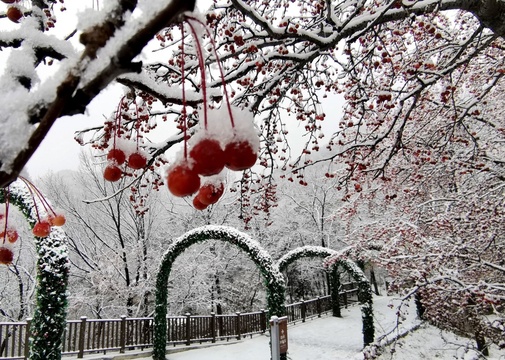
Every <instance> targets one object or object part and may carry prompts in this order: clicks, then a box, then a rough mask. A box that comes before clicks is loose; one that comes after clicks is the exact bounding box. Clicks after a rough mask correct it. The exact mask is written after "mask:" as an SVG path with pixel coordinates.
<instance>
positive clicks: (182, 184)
mask: <svg viewBox="0 0 505 360" xmlns="http://www.w3.org/2000/svg"><path fill="white" fill-rule="evenodd" d="M167 185H168V190H170V192H171V193H172V195H174V196H178V197H184V196H189V195H193V194H194V193H196V192H197V191H198V189H199V188H200V176H198V174H197V173H196V171H195V170H193V169H191V168H190V167H189V166H188V165H187V164H180V165H177V166H174V167H173V168H172V169H170V170H169V172H168V178H167Z"/></svg>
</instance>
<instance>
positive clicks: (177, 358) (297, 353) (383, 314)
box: [167, 297, 415, 360]
mask: <svg viewBox="0 0 505 360" xmlns="http://www.w3.org/2000/svg"><path fill="white" fill-rule="evenodd" d="M390 302H391V298H386V297H377V298H375V299H374V309H375V310H376V318H375V326H376V333H378V334H383V333H384V332H385V330H390V329H392V328H393V327H394V325H395V322H396V317H395V310H393V309H390V308H389V307H388V306H387V305H388V304H389V303H390ZM410 312H411V313H412V314H409V315H408V324H409V326H411V325H412V323H413V321H415V320H414V318H415V311H414V309H410ZM361 329H362V323H361V311H360V308H359V306H358V305H354V306H352V307H349V308H348V309H342V318H335V317H331V316H326V317H323V318H321V319H317V318H316V319H312V320H308V321H307V322H306V323H301V322H300V323H297V324H296V325H290V326H289V328H288V347H289V350H288V355H289V356H288V357H289V359H290V360H318V359H319V360H329V359H331V360H337V359H346V360H350V359H362V358H363V355H362V353H361V350H362V348H363V335H362V333H361ZM269 358H270V348H269V337H268V336H265V335H261V336H256V337H253V338H252V339H249V340H244V341H242V342H240V343H233V344H227V345H217V346H213V347H208V348H203V349H196V350H191V351H185V352H180V353H176V354H169V355H167V359H169V360H194V359H205V360H232V359H233V360H236V359H240V360H262V359H269Z"/></svg>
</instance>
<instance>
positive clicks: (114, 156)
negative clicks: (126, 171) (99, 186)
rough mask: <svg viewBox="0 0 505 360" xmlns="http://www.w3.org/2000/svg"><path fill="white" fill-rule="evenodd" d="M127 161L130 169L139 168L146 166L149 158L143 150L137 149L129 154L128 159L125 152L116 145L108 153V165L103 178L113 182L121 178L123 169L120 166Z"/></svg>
mask: <svg viewBox="0 0 505 360" xmlns="http://www.w3.org/2000/svg"><path fill="white" fill-rule="evenodd" d="M125 163H126V164H127V166H128V167H129V168H130V169H132V170H139V169H143V168H145V167H146V165H147V158H146V156H145V155H144V154H143V153H142V152H141V151H139V150H137V151H135V152H133V153H131V154H130V155H129V156H128V161H126V154H125V152H124V151H123V150H121V149H119V148H117V147H116V146H114V147H113V148H112V149H110V150H109V153H108V154H107V166H106V167H105V170H104V172H103V178H104V179H105V180H107V181H111V182H114V181H118V180H119V179H121V177H122V175H123V170H121V168H120V166H121V165H123V164H125Z"/></svg>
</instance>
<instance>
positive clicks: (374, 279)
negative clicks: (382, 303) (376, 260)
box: [370, 266, 380, 296]
mask: <svg viewBox="0 0 505 360" xmlns="http://www.w3.org/2000/svg"><path fill="white" fill-rule="evenodd" d="M370 281H371V282H372V285H373V288H374V290H375V295H377V296H379V295H380V294H379V286H378V285H377V279H376V278H375V271H374V270H373V266H372V267H371V268H370Z"/></svg>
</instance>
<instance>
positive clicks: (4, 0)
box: [2, 0, 19, 4]
mask: <svg viewBox="0 0 505 360" xmlns="http://www.w3.org/2000/svg"><path fill="white" fill-rule="evenodd" d="M18 1H19V0H2V2H4V3H6V4H14V3H15V2H18Z"/></svg>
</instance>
